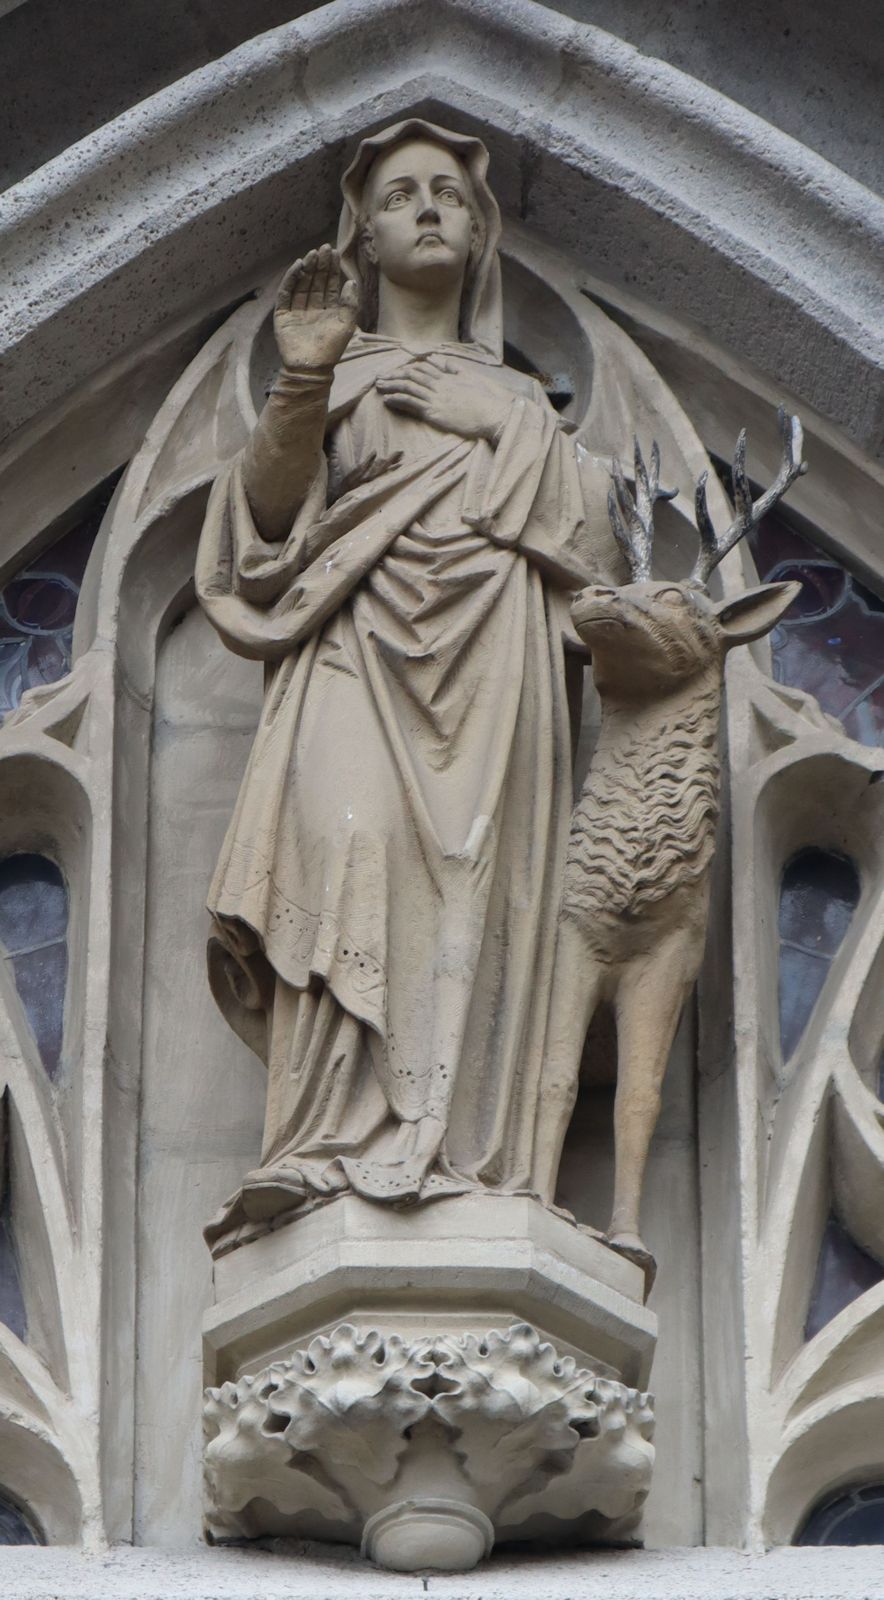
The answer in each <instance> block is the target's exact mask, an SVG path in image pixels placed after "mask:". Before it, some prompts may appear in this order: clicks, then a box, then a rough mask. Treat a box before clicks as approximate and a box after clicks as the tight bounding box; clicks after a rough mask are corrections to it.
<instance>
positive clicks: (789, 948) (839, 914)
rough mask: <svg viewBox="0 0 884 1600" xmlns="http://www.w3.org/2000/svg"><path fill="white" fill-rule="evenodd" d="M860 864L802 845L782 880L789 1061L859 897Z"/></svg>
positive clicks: (782, 979)
mask: <svg viewBox="0 0 884 1600" xmlns="http://www.w3.org/2000/svg"><path fill="white" fill-rule="evenodd" d="M859 893H860V883H859V876H858V874H857V871H856V867H855V866H854V864H853V862H852V861H851V860H850V859H849V858H848V857H847V856H842V855H838V854H836V852H835V851H832V850H816V849H810V850H801V851H799V852H798V854H797V855H795V856H793V857H792V859H791V861H788V862H787V863H786V866H785V868H784V869H783V877H782V882H781V885H780V913H779V935H780V970H779V1001H780V1045H781V1048H782V1052H783V1060H784V1061H788V1059H789V1057H790V1056H791V1054H792V1052H793V1050H794V1049H795V1046H796V1045H797V1043H798V1040H799V1039H800V1038H801V1035H802V1033H803V1032H804V1029H805V1027H806V1026H807V1022H808V1020H809V1018H810V1014H811V1012H812V1011H813V1008H814V1006H815V1005H816V1002H817V999H818V998H819V994H820V990H821V989H822V987H823V984H824V983H825V981H826V974H827V973H828V970H829V966H830V964H831V961H832V958H833V956H834V955H835V953H836V951H837V950H838V948H839V946H840V944H841V941H842V939H843V938H844V935H845V933H846V932H847V928H848V926H849V923H850V919H851V917H852V915H853V912H854V910H855V908H856V905H857V902H858V900H859Z"/></svg>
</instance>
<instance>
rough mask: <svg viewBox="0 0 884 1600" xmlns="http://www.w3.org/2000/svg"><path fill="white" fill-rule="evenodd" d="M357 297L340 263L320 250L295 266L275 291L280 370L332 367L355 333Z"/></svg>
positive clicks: (324, 249) (329, 252)
mask: <svg viewBox="0 0 884 1600" xmlns="http://www.w3.org/2000/svg"><path fill="white" fill-rule="evenodd" d="M358 306H359V291H358V288H357V285H356V284H355V283H354V282H353V280H352V279H351V278H345V277H344V276H343V274H342V272H341V258H340V256H339V255H338V252H337V250H333V249H332V247H331V245H329V244H324V245H321V246H320V248H319V249H318V250H311V251H309V253H308V254H307V255H306V256H304V258H303V260H301V259H300V258H299V259H298V260H297V261H295V262H293V263H292V265H291V266H290V267H289V269H288V272H287V273H286V275H285V277H284V278H283V280H282V283H281V284H280V286H279V293H278V294H277V296H276V310H275V311H274V313H273V331H274V333H275V335H276V343H277V345H278V347H279V353H280V356H281V357H282V362H283V366H285V367H289V368H291V369H293V370H298V369H299V368H305V367H306V368H308V369H309V368H313V367H317V368H319V367H332V366H334V364H335V362H336V361H338V360H340V358H341V356H342V355H343V353H344V351H345V350H346V348H347V345H348V344H349V342H350V339H351V337H352V334H353V331H354V329H355V327H356V315H357V311H358Z"/></svg>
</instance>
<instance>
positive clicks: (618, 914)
mask: <svg viewBox="0 0 884 1600" xmlns="http://www.w3.org/2000/svg"><path fill="white" fill-rule="evenodd" d="M720 707H721V670H720V665H719V662H718V661H717V660H716V661H714V662H713V663H712V664H711V665H710V666H709V667H708V668H707V669H706V670H705V671H702V672H700V673H698V674H697V675H696V676H695V677H694V678H692V679H690V680H689V681H688V682H687V683H686V684H684V685H678V686H677V687H676V688H675V689H673V690H671V691H670V692H669V693H668V694H664V695H663V696H662V697H661V698H660V699H659V700H658V701H656V702H654V703H652V704H651V705H649V706H648V705H641V704H636V702H635V700H634V699H631V698H629V697H624V696H622V695H617V694H613V693H608V694H605V695H604V697H603V701H602V727H601V732H600V735H599V741H598V745H597V747H596V752H595V757H594V760H593V764H592V768H591V771H590V774H589V777H588V779H587V781H586V783H585V785H584V788H583V792H582V794H581V796H580V799H579V800H578V802H577V805H576V806H575V808H574V815H573V820H572V824H571V838H570V844H569V850H568V861H567V866H566V869H565V884H564V895H563V902H562V915H563V916H576V917H578V918H579V919H580V921H581V922H583V923H584V924H585V927H586V929H587V931H588V933H589V936H590V938H591V939H592V942H593V943H594V945H595V947H596V953H597V955H598V957H599V959H600V960H615V959H617V957H618V955H619V954H620V952H619V950H618V949H617V946H618V945H619V944H621V943H622V939H613V940H612V932H613V929H612V924H614V923H616V922H618V921H619V920H620V919H621V918H622V919H625V921H626V923H627V924H628V929H624V932H625V933H626V934H627V937H628V940H629V944H630V948H634V947H635V943H636V934H637V932H638V929H637V927H636V923H637V922H639V919H642V918H644V922H643V923H641V924H640V925H641V926H644V927H645V928H646V930H647V931H648V932H649V933H650V932H651V931H652V930H653V931H656V926H657V922H658V919H657V918H656V917H654V916H653V915H647V914H648V913H650V911H651V908H652V907H653V906H655V905H656V904H658V903H659V902H661V901H665V900H669V899H670V898H671V897H673V896H679V895H680V891H681V890H682V889H684V888H686V887H688V886H694V885H698V884H699V881H700V880H701V879H702V878H703V877H704V876H705V875H706V873H707V872H708V869H709V865H710V863H711V860H712V852H713V848H714V842H715V824H716V820H717V817H718V795H719V757H718V724H719V714H720Z"/></svg>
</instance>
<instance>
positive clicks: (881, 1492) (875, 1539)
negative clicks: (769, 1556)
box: [795, 1483, 884, 1545]
mask: <svg viewBox="0 0 884 1600" xmlns="http://www.w3.org/2000/svg"><path fill="white" fill-rule="evenodd" d="M795 1543H796V1544H841V1545H855V1544H884V1483H868V1484H862V1485H859V1486H857V1487H856V1488H855V1489H842V1490H841V1491H840V1492H839V1493H838V1494H835V1495H830V1496H829V1497H828V1498H827V1499H826V1500H823V1501H822V1502H821V1503H820V1505H818V1506H816V1507H815V1509H814V1510H813V1511H812V1512H811V1513H810V1516H809V1517H808V1519H807V1521H806V1522H805V1524H804V1527H803V1528H802V1530H801V1532H800V1533H799V1535H798V1537H797V1539H796V1540H795Z"/></svg>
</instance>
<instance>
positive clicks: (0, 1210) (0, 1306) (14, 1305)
mask: <svg viewBox="0 0 884 1600" xmlns="http://www.w3.org/2000/svg"><path fill="white" fill-rule="evenodd" d="M9 1211H10V1204H9V1191H8V1190H7V1194H6V1199H5V1201H4V1202H3V1205H2V1206H0V1322H4V1323H5V1324H6V1326H7V1328H10V1329H11V1330H12V1332H13V1333H14V1334H15V1336H16V1338H18V1339H25V1338H27V1333H28V1317H27V1312H26V1311H25V1300H24V1295H23V1294H22V1287H21V1276H20V1273H19V1270H18V1258H17V1256H16V1253H15V1241H14V1240H13V1237H12V1222H11V1218H10V1215H9ZM0 1543H2V1536H0Z"/></svg>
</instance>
